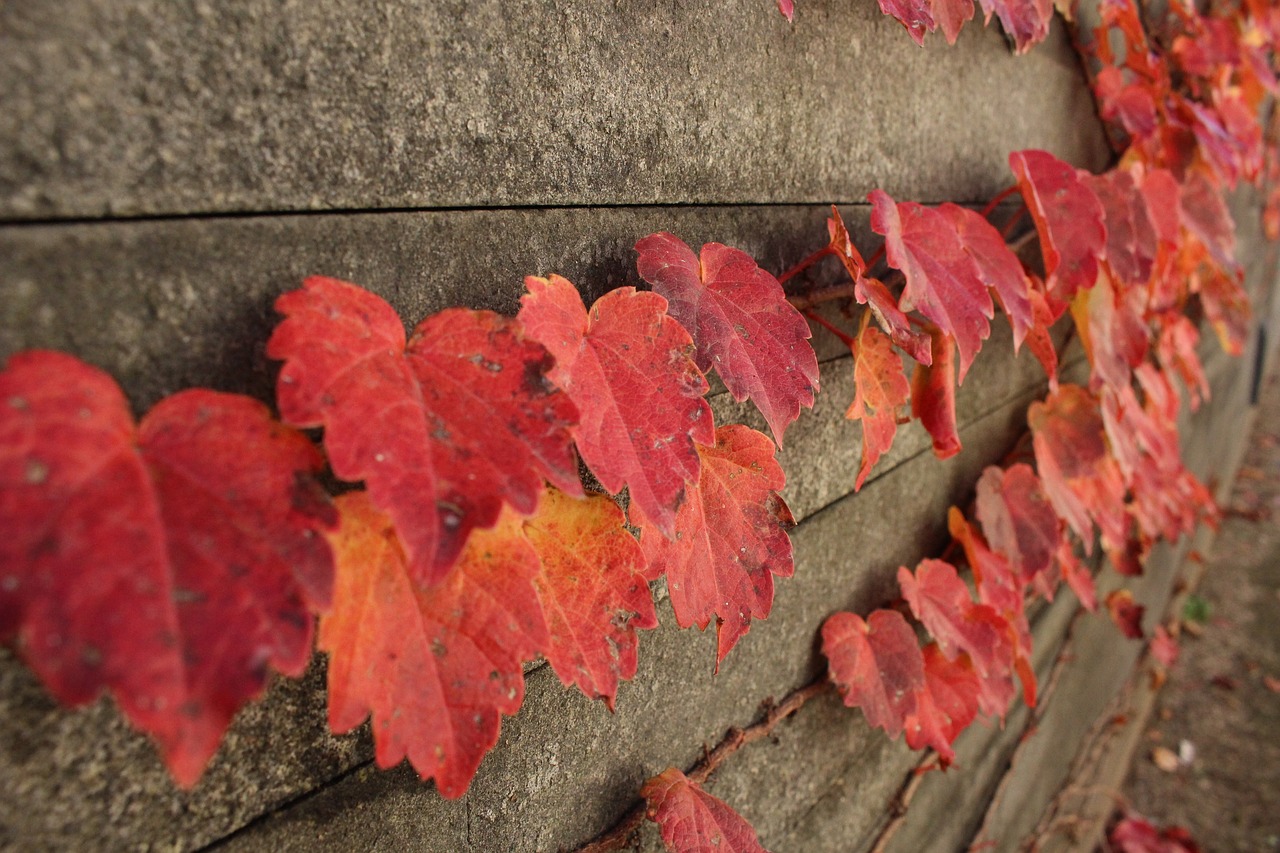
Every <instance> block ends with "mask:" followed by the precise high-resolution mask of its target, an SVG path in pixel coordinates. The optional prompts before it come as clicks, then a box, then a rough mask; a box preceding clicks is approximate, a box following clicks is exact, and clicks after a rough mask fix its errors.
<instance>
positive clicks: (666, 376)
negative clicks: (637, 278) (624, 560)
mask: <svg viewBox="0 0 1280 853" xmlns="http://www.w3.org/2000/svg"><path fill="white" fill-rule="evenodd" d="M525 287H526V288H527V289H528V291H529V292H528V293H526V294H525V295H524V296H523V297H521V299H520V315H519V320H520V322H521V323H522V324H523V325H524V329H525V332H526V333H527V334H528V335H529V337H531V338H533V339H534V340H536V341H538V342H540V343H541V344H542V345H543V346H545V347H546V348H547V349H548V350H549V351H550V352H551V354H552V356H554V357H555V361H556V363H555V368H554V369H553V370H552V371H551V372H550V373H549V374H548V375H549V376H550V378H551V381H552V382H554V383H555V384H556V385H557V386H558V387H560V388H562V389H564V391H565V393H567V394H568V395H569V397H570V399H572V400H573V401H574V403H575V404H576V405H577V407H578V410H579V412H580V413H581V422H580V423H579V424H578V425H577V426H575V427H573V429H572V433H573V438H574V440H575V441H576V442H577V446H578V452H579V453H581V454H582V458H583V460H584V461H585V462H586V463H587V465H588V466H589V467H590V468H591V471H592V473H594V474H595V475H596V477H597V478H598V479H599V480H600V483H601V485H603V486H604V487H605V489H607V490H608V491H609V492H610V494H616V493H617V492H619V491H621V489H622V487H623V486H626V487H627V489H628V491H629V492H630V494H631V500H632V502H633V503H634V504H636V505H637V506H639V507H640V508H641V509H642V510H643V511H644V513H645V515H646V516H647V517H648V518H649V519H650V520H652V521H653V523H654V524H656V525H657V527H658V529H659V530H661V531H662V532H663V533H664V534H665V535H667V536H673V535H675V528H676V512H677V510H678V509H679V507H680V505H681V504H682V503H683V502H684V500H685V491H686V488H687V484H691V483H696V482H697V481H698V466H699V457H698V452H697V450H696V449H695V446H694V442H695V441H696V442H698V443H701V444H712V443H714V441H715V426H714V425H713V424H712V419H711V407H710V406H709V405H708V404H707V401H706V400H704V399H703V397H702V395H703V394H705V393H706V391H707V380H706V378H705V377H703V375H702V372H701V371H700V370H698V366H697V365H696V364H695V363H694V361H693V358H692V354H693V341H692V339H691V338H690V337H689V333H688V332H686V331H685V330H684V328H683V327H682V326H681V325H680V324H679V323H678V322H676V321H675V320H674V319H673V318H672V317H671V316H670V315H668V314H667V301H666V300H665V299H663V298H662V297H661V296H659V295H658V294H656V293H638V292H636V290H635V288H631V287H622V288H618V289H617V290H613V291H610V292H609V293H606V294H605V295H604V296H602V297H600V298H599V299H598V300H596V302H595V304H594V305H592V306H591V312H590V314H588V312H587V310H586V307H585V306H584V305H583V304H582V297H580V296H579V295H578V290H577V288H575V287H574V286H573V285H572V284H571V283H570V282H569V281H568V280H567V279H564V278H561V277H560V276H557V275H553V276H551V278H550V279H545V278H535V277H533V276H529V277H528V278H526V279H525Z"/></svg>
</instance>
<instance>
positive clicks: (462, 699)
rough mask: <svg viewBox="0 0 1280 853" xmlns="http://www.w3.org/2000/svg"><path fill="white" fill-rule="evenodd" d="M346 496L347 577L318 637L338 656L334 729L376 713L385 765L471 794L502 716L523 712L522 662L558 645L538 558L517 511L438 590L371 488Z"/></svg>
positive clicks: (332, 693) (465, 555)
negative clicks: (414, 563) (417, 571)
mask: <svg viewBox="0 0 1280 853" xmlns="http://www.w3.org/2000/svg"><path fill="white" fill-rule="evenodd" d="M338 504H339V507H340V509H341V510H342V526H341V528H340V529H339V530H338V532H337V533H336V534H335V535H334V536H333V544H334V550H335V553H336V554H337V563H338V576H337V584H336V589H335V592H334V605H333V610H332V611H331V612H330V613H329V614H328V615H326V616H324V617H323V618H322V619H321V622H320V639H319V646H320V648H321V649H323V650H325V651H327V652H329V726H330V728H331V729H332V730H333V731H334V732H337V733H341V732H346V731H349V730H351V729H353V728H355V727H356V726H357V725H359V724H360V723H361V722H362V721H363V720H364V719H365V717H366V716H370V715H371V716H372V718H373V738H374V745H375V748H376V749H375V756H376V758H377V762H378V766H379V767H391V766H392V765H395V764H397V763H399V762H400V761H401V760H402V759H404V758H408V759H409V763H410V764H412V765H413V767H414V769H416V770H417V771H418V774H419V775H420V776H422V778H424V779H426V778H430V777H435V780H436V787H437V788H438V789H439V791H440V794H441V795H442V796H444V797H447V798H449V799H455V798H457V797H460V796H462V794H464V793H465V792H466V790H467V787H468V786H469V785H470V784H471V779H472V777H473V776H475V772H476V770H477V768H479V766H480V761H481V760H482V759H483V758H484V755H485V753H486V752H488V751H489V750H490V749H492V748H493V745H494V744H495V743H497V742H498V729H499V727H500V725H501V715H502V714H507V715H511V714H514V713H515V712H516V711H517V710H519V708H520V703H521V702H522V701H523V699H524V674H523V671H522V669H521V664H522V662H523V661H525V660H529V659H531V658H532V657H533V656H534V655H536V654H537V653H538V651H539V650H540V649H543V648H545V647H546V646H547V628H546V624H545V623H544V621H543V616H542V610H541V608H540V607H539V605H538V594H537V591H536V589H535V587H534V577H535V576H536V575H537V573H538V557H537V555H536V554H535V553H534V552H533V549H532V548H531V547H530V546H529V543H528V542H527V541H526V539H525V538H524V535H523V533H522V532H521V528H520V518H519V516H517V515H515V514H514V513H512V512H511V511H510V510H507V511H504V512H503V514H502V516H501V517H500V518H499V522H498V524H497V526H496V527H495V528H494V529H492V530H477V531H475V532H474V533H472V535H471V537H470V539H469V540H468V541H467V545H466V547H465V548H464V550H463V552H462V554H461V556H460V557H459V559H458V563H457V566H456V567H455V570H454V571H453V572H451V573H450V574H449V575H448V576H447V577H446V578H445V580H444V582H443V583H441V584H439V585H437V586H435V587H432V588H427V587H425V586H423V585H421V584H420V583H418V582H416V581H415V579H414V578H413V576H412V575H411V574H410V572H409V569H408V565H407V564H406V562H405V555H404V550H403V548H402V546H401V544H400V542H399V540H398V538H397V536H396V533H395V530H394V529H393V528H392V526H391V522H390V519H389V518H388V516H386V515H385V514H383V513H382V512H380V511H379V510H378V509H377V508H376V507H375V506H374V505H373V502H372V500H370V498H369V496H368V495H367V494H365V493H363V492H354V493H351V494H347V495H344V496H342V497H341V498H339V499H338Z"/></svg>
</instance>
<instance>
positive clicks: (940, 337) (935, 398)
mask: <svg viewBox="0 0 1280 853" xmlns="http://www.w3.org/2000/svg"><path fill="white" fill-rule="evenodd" d="M929 336H930V337H931V338H932V340H933V344H932V350H933V364H929V365H925V364H917V365H916V369H915V373H913V374H912V376H911V414H912V415H913V416H915V417H916V418H917V419H918V420H919V421H920V423H921V425H922V426H923V427H924V428H925V430H926V431H928V433H929V436H930V438H932V439H933V453H934V455H935V456H937V457H938V458H939V459H949V458H951V457H952V456H955V455H956V454H957V453H959V452H960V433H959V431H958V430H957V427H956V381H955V379H956V365H955V361H956V360H955V351H956V346H955V341H953V340H952V339H951V336H950V335H948V334H945V333H944V332H942V331H941V330H939V329H938V328H937V327H934V326H931V327H930V329H929Z"/></svg>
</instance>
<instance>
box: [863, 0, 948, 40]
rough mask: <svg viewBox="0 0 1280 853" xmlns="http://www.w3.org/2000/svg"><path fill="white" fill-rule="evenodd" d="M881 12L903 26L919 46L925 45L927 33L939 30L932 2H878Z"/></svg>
mask: <svg viewBox="0 0 1280 853" xmlns="http://www.w3.org/2000/svg"><path fill="white" fill-rule="evenodd" d="M878 2H879V3H880V11H881V12H884V13H885V14H886V15H888V16H889V17H891V18H893V19H894V20H896V21H897V22H898V23H900V24H902V26H903V27H905V28H906V30H907V35H909V36H911V38H912V39H914V40H915V43H916V44H918V45H922V46H923V45H924V36H925V33H931V32H933V31H934V30H935V29H937V24H936V23H935V22H934V20H933V3H932V2H931V0H878Z"/></svg>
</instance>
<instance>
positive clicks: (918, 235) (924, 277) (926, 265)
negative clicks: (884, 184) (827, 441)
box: [867, 190, 995, 382]
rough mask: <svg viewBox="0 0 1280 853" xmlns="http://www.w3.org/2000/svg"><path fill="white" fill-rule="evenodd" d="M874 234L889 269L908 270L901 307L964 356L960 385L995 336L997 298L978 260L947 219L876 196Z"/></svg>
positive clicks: (874, 192)
mask: <svg viewBox="0 0 1280 853" xmlns="http://www.w3.org/2000/svg"><path fill="white" fill-rule="evenodd" d="M867 198H868V199H869V200H870V201H871V204H872V211H871V228H872V230H874V231H875V232H876V233H877V234H883V235H884V238H885V256H886V258H887V259H888V261H889V265H890V266H892V267H894V268H895V269H899V270H902V272H903V274H904V275H905V276H906V281H907V285H906V289H905V290H903V292H902V300H901V302H900V305H901V307H902V309H903V310H904V311H909V310H911V309H912V308H915V309H916V310H918V311H919V312H920V313H921V314H923V315H924V316H925V317H927V318H929V319H930V320H931V321H933V322H934V323H935V324H936V325H937V326H938V327H939V328H940V329H942V330H943V331H944V332H947V333H948V334H950V335H951V336H952V337H953V338H954V339H955V341H956V346H957V347H958V349H959V350H960V381H962V382H963V381H964V376H965V373H967V372H968V370H969V364H970V363H971V362H972V361H973V357H974V356H975V355H977V353H978V350H979V349H981V347H982V342H983V341H984V340H986V338H987V336H988V335H990V333H991V325H990V323H989V322H988V320H990V319H991V317H993V316H994V315H995V308H994V306H993V305H992V303H991V294H990V293H988V292H987V287H986V285H985V284H984V283H983V281H982V278H981V276H980V274H979V271H978V267H977V265H976V264H975V263H974V260H973V258H972V257H971V256H970V254H969V253H968V252H966V251H965V248H964V245H963V244H962V243H961V242H960V237H959V235H958V234H957V233H956V229H955V227H954V226H953V225H952V224H951V222H950V220H948V219H947V217H946V216H944V215H943V214H941V213H939V212H938V211H936V210H933V209H931V208H927V207H923V206H921V205H919V204H915V203H914V202H902V203H898V202H895V201H894V200H893V199H892V198H890V197H889V196H888V195H887V194H885V193H884V192H883V191H882V190H872V191H871V192H870V193H869V194H868V195H867Z"/></svg>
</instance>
